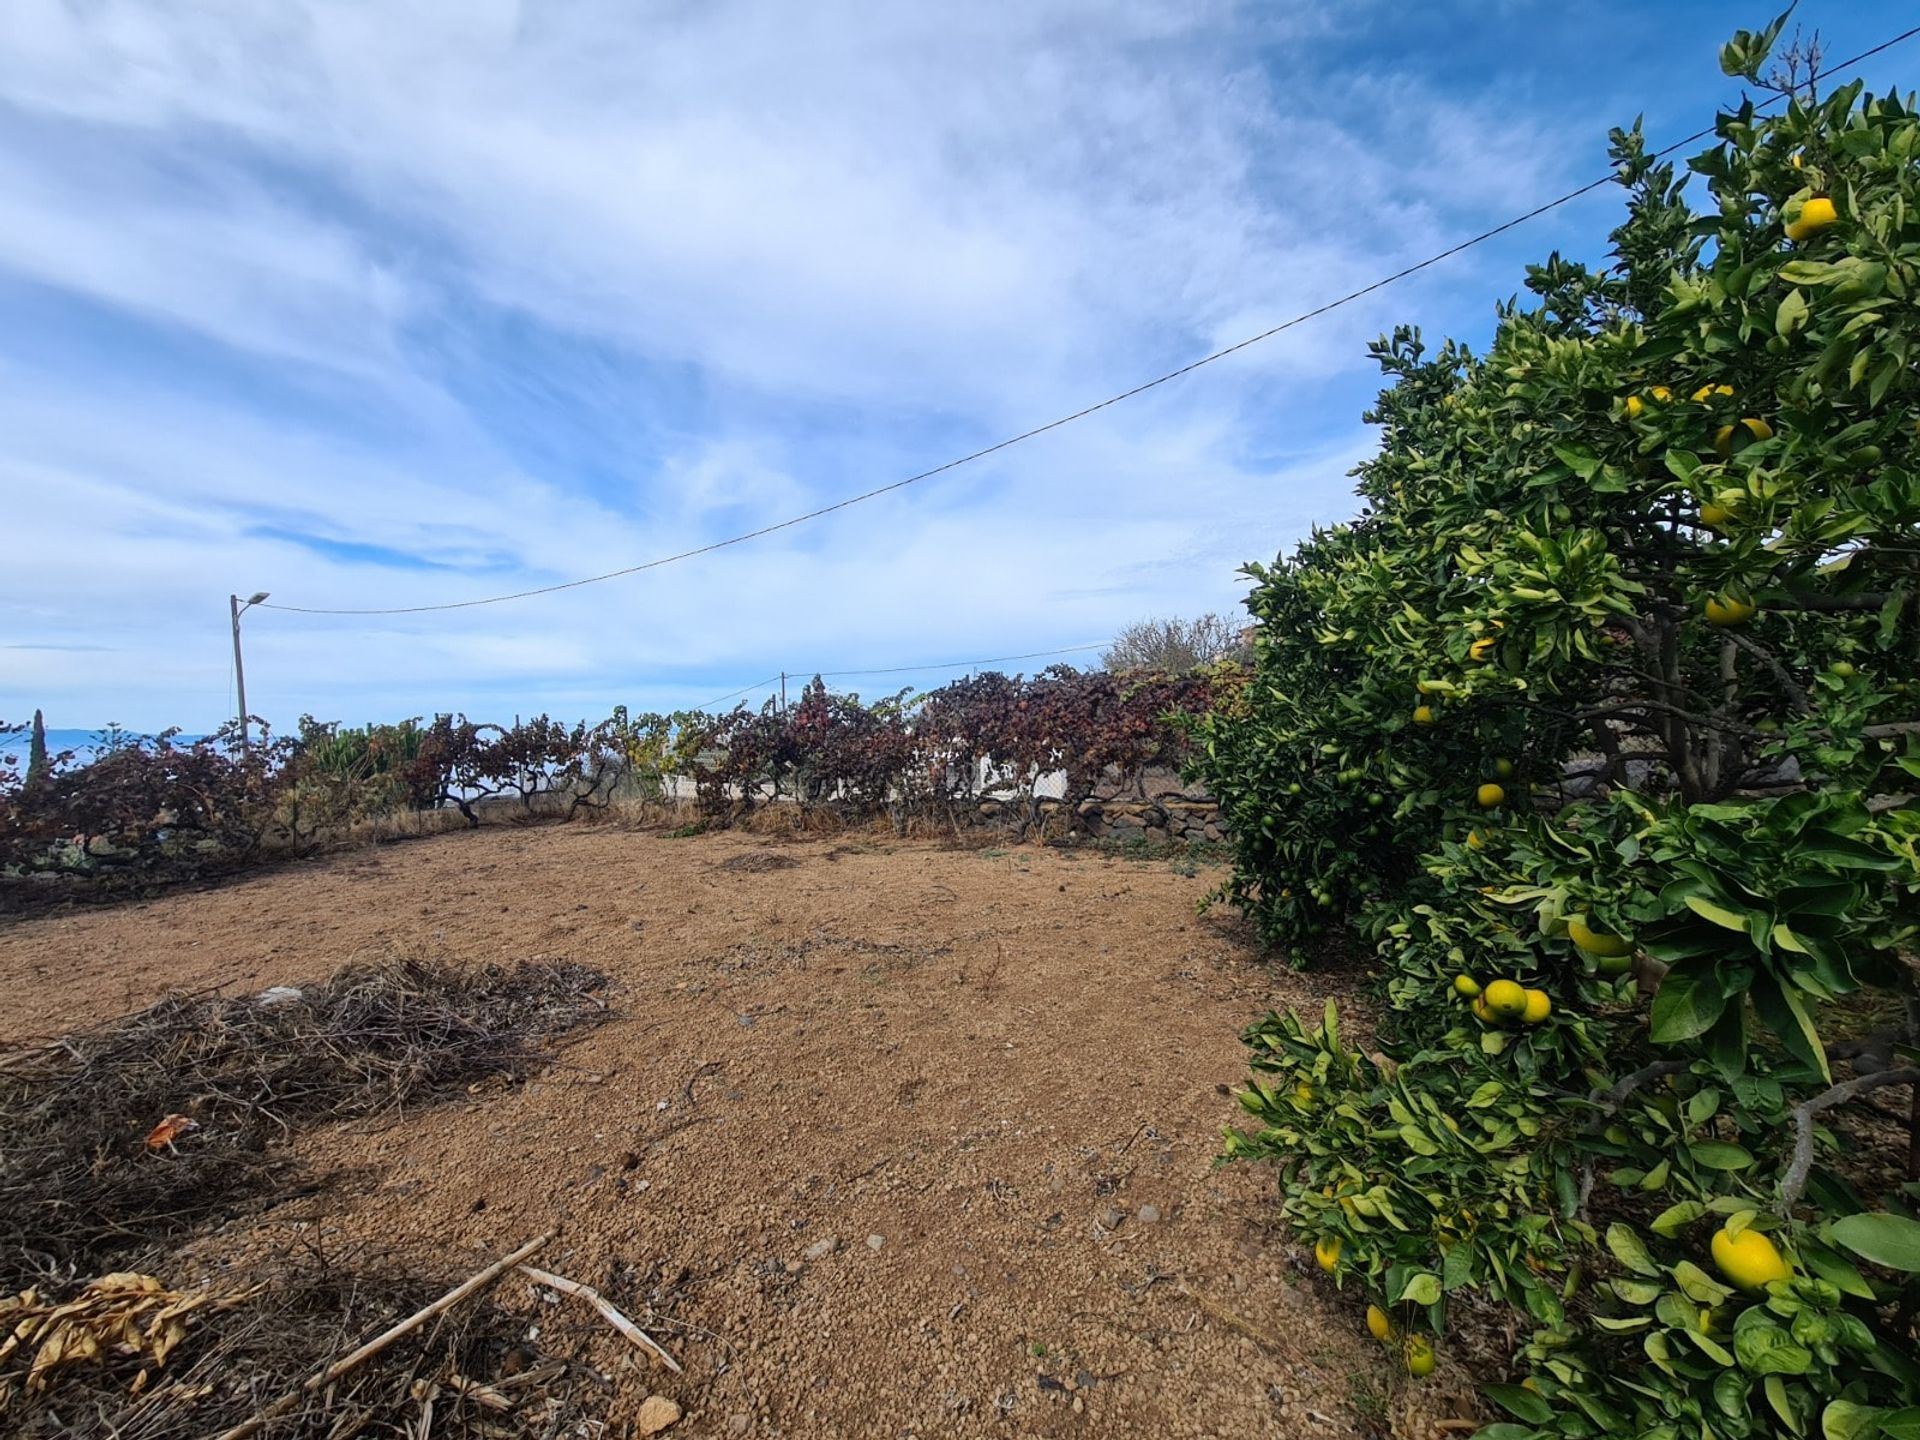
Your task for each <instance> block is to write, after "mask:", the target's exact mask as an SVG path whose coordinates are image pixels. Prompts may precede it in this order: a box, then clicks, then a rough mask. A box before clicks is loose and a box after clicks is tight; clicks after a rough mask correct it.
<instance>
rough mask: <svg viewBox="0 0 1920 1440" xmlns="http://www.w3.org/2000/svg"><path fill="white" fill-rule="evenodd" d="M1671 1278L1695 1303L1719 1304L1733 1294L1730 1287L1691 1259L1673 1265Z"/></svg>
mask: <svg viewBox="0 0 1920 1440" xmlns="http://www.w3.org/2000/svg"><path fill="white" fill-rule="evenodd" d="M1673 1278H1674V1280H1675V1282H1676V1283H1677V1284H1678V1285H1679V1286H1680V1288H1681V1289H1682V1290H1684V1291H1685V1292H1686V1295H1687V1298H1688V1299H1689V1300H1691V1301H1693V1303H1694V1304H1696V1305H1721V1304H1724V1303H1725V1302H1726V1301H1727V1300H1729V1299H1731V1298H1732V1296H1733V1291H1732V1289H1731V1288H1729V1287H1728V1286H1725V1285H1722V1284H1721V1283H1720V1282H1719V1281H1718V1280H1716V1279H1714V1278H1713V1277H1712V1276H1711V1275H1709V1274H1707V1272H1706V1271H1704V1270H1702V1269H1701V1268H1700V1267H1699V1266H1698V1265H1696V1264H1694V1263H1693V1262H1692V1261H1691V1260H1682V1261H1681V1262H1680V1263H1679V1264H1678V1265H1676V1266H1674V1267H1673Z"/></svg>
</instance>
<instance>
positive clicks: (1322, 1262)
mask: <svg viewBox="0 0 1920 1440" xmlns="http://www.w3.org/2000/svg"><path fill="white" fill-rule="evenodd" d="M1313 1258H1314V1260H1315V1261H1316V1262H1317V1263H1318V1264H1319V1266H1320V1268H1321V1269H1322V1270H1324V1271H1326V1272H1327V1273H1328V1274H1329V1275H1331V1274H1332V1273H1333V1272H1334V1271H1335V1270H1336V1269H1338V1268H1339V1266H1340V1237H1339V1236H1338V1235H1329V1236H1327V1237H1326V1238H1325V1239H1323V1240H1321V1241H1320V1242H1319V1243H1318V1244H1316V1245H1315V1246H1314V1247H1313Z"/></svg>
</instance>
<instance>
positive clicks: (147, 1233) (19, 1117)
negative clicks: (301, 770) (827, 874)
mask: <svg viewBox="0 0 1920 1440" xmlns="http://www.w3.org/2000/svg"><path fill="white" fill-rule="evenodd" d="M605 983H606V982H605V977H604V976H602V975H601V974H599V973H598V972H596V971H594V970H591V969H589V968H587V967H585V966H581V965H572V964H557V965H544V964H520V965H516V966H511V967H507V966H489V967H484V968H477V969H450V968H444V967H436V966H431V965H427V964H424V963H421V962H418V961H397V962H392V963H386V964H380V965H361V966H353V967H349V968H348V969H346V970H343V971H341V972H340V973H339V974H338V975H336V976H335V977H334V978H333V979H331V980H329V981H328V982H326V983H325V984H321V985H313V986H301V987H285V988H278V989H275V990H272V991H268V992H266V993H265V994H264V995H261V996H255V997H250V998H245V999H231V998H226V997H221V996H215V995H199V996H187V997H178V998H170V999H167V1000H163V1001H161V1002H160V1003H159V1004H157V1005H154V1006H152V1007H151V1008H149V1009H147V1010H144V1011H141V1012H139V1013H138V1014H135V1015H131V1016H128V1017H126V1018H124V1019H122V1020H119V1021H116V1022H114V1023H113V1024H110V1025H106V1026H102V1027H100V1028H98V1029H96V1030H92V1031H88V1032H85V1033H82V1034H76V1035H69V1036H66V1037H63V1038H61V1039H59V1040H57V1041H53V1042H51V1043H48V1044H43V1045H36V1046H33V1047H30V1048H24V1049H19V1050H16V1051H14V1052H11V1053H8V1054H4V1055H0V1137H3V1140H0V1428H3V1429H5V1430H6V1431H7V1433H10V1434H22V1435H67V1434H74V1435H78V1434H88V1435H93V1434H106V1435H115V1436H124V1437H133V1436H141V1437H157V1436H164V1435H173V1434H182V1435H186V1434H194V1435H207V1434H215V1433H218V1432H219V1431H221V1430H223V1429H225V1428H226V1427H227V1425H229V1424H232V1423H237V1422H238V1421H239V1420H241V1419H244V1418H245V1417H246V1416H248V1415H250V1414H252V1413H254V1412H255V1410H256V1409H257V1408H258V1406H259V1405H260V1404H262V1403H263V1402H264V1401H265V1400H267V1399H269V1398H271V1397H272V1396H273V1395H275V1394H276V1393H279V1392H283V1391H285V1390H286V1389H288V1388H289V1386H290V1385H291V1384H293V1383H294V1382H296V1381H297V1380H299V1379H300V1378H302V1377H304V1376H305V1375H306V1374H307V1373H309V1372H311V1371H312V1370H313V1368H314V1367H315V1365H316V1364H318V1363H322V1362H324V1361H325V1360H327V1359H328V1358H330V1357H331V1356H334V1355H337V1354H339V1353H340V1352H341V1351H343V1350H346V1349H351V1348H352V1347H353V1346H354V1345H355V1344H357V1343H358V1342H359V1341H360V1340H362V1339H364V1338H366V1335H367V1334H368V1332H369V1331H370V1330H372V1329H375V1328H378V1327H379V1326H381V1325H382V1324H385V1323H388V1322H390V1321H392V1320H394V1319H396V1318H398V1317H400V1316H402V1315H405V1314H407V1313H409V1312H411V1311H412V1310H414V1309H416V1308H418V1306H419V1304H420V1303H421V1302H422V1301H423V1300H425V1299H427V1298H431V1296H433V1295H434V1294H436V1293H438V1292H439V1291H440V1290H442V1289H444V1288H445V1286H444V1284H442V1283H440V1281H438V1280H435V1279H424V1278H420V1277H417V1276H409V1275H406V1274H403V1273H397V1272H396V1271H395V1270H394V1269H393V1268H392V1267H390V1266H388V1265H386V1264H385V1263H383V1262H380V1261H378V1260H377V1259H376V1258H374V1257H369V1256H366V1255H355V1256H338V1255H322V1254H319V1253H318V1252H314V1251H311V1250H308V1251H305V1252H302V1253H300V1254H297V1255H282V1256H280V1257H279V1258H278V1260H277V1261H276V1262H275V1263H273V1264H270V1265H268V1266H267V1267H266V1269H265V1273H264V1274H262V1275H255V1276H254V1277H253V1278H252V1279H251V1280H250V1282H249V1283H248V1284H247V1285H246V1286H245V1287H243V1288H241V1287H230V1288H231V1289H232V1293H213V1292H210V1291H208V1290H204V1289H202V1290H192V1289H186V1290H182V1291H180V1292H178V1293H176V1292H174V1291H172V1290H170V1289H168V1288H167V1284H166V1283H165V1282H162V1281H160V1280H158V1279H155V1278H151V1277H153V1276H155V1275H156V1274H165V1273H166V1272H167V1271H168V1270H169V1269H170V1268H172V1267H171V1263H170V1257H171V1256H172V1254H173V1251H174V1247H175V1246H177V1244H178V1242H179V1241H180V1240H181V1239H182V1238H183V1237H185V1236H186V1235H188V1234H189V1233H191V1232H195V1231H205V1230H208V1229H210V1228H212V1227H214V1226H216V1225H218V1224H219V1223H220V1222H221V1221H223V1220H225V1219H227V1218H228V1217H230V1216H232V1215H234V1214H236V1213H239V1212H240V1211H242V1210H243V1209H245V1208H247V1207H250V1206H261V1205H265V1204H271V1203H275V1202H277V1201H279V1200H282V1199H285V1198H286V1197H288V1196H289V1195H291V1194H295V1193H300V1192H301V1190H302V1189H303V1188H304V1187H303V1182H302V1181H301V1178H300V1177H299V1176H298V1174H297V1173H296V1167H295V1164H294V1162H293V1161H292V1159H291V1158H290V1156H289V1153H288V1151H287V1147H286V1146H285V1144H284V1142H285V1141H286V1140H288V1139H289V1138H290V1137H291V1136H292V1135H293V1133H294V1132H295V1130H296V1128H297V1127H299V1126H302V1125H311V1124H315V1123H319V1122H324V1121H329V1120H341V1119H347V1118H353V1117H366V1116H371V1115H378V1114H382V1113H390V1112H394V1111H397V1110H399V1109H401V1108H402V1107H406V1106H410V1105H418V1104H424V1103H430V1102H432V1101H433V1100H436V1099H441V1098H446V1097H449V1096H454V1095H465V1094H467V1093H469V1092H470V1090H471V1089H472V1088H473V1087H475V1086H476V1085H478V1084H480V1083H482V1082H487V1081H494V1082H505V1083H511V1082H514V1081H518V1080H521V1079H524V1078H525V1077H526V1076H528V1075H530V1074H531V1073H533V1072H534V1071H535V1070H536V1069H538V1068H539V1067H540V1066H541V1065H542V1064H544V1063H545V1062H546V1060H547V1059H548V1058H549V1056H550V1054H551V1046H552V1043H553V1041H554V1040H555V1038H556V1037H558V1036H559V1035H560V1034H562V1033H563V1032H565V1031H568V1030H571V1029H575V1028H577V1027H579V1026H581V1025H584V1024H592V1023H594V1022H595V1021H597V1020H598V1019H599V1018H601V1017H602V1016H603V1015H604V1014H605V1013H606V1004H605V1000H604V998H603V996H602V993H601V992H602V990H603V988H604V986H605ZM109 1271H112V1272H113V1273H107V1272H109ZM88 1277H92V1278H91V1279H89V1278H88ZM525 1329H526V1320H525V1317H521V1316H518V1315H515V1314H513V1313H511V1312H509V1311H507V1310H503V1309H501V1308H499V1307H498V1306H497V1305H495V1304H494V1303H493V1302H492V1301H489V1300H483V1301H479V1302H473V1303H469V1304H468V1305H466V1306H463V1307H461V1308H460V1310H458V1311H456V1312H452V1313H450V1314H449V1315H446V1316H443V1317H441V1318H440V1320H439V1321H438V1322H437V1323H436V1324H435V1325H434V1326H432V1327H427V1328H423V1330H422V1331H421V1332H420V1333H418V1334H416V1335H413V1336H410V1337H409V1338H408V1340H407V1341H406V1342H404V1343H403V1344H401V1345H397V1346H395V1347H394V1349H393V1350H392V1351H390V1352H388V1353H387V1354H385V1355H383V1356H382V1357H381V1362H380V1363H379V1364H378V1365H370V1366H368V1367H366V1368H365V1369H364V1370H362V1371H357V1372H355V1374H354V1375H353V1376H351V1377H343V1379H342V1380H341V1381H340V1382H339V1383H338V1384H337V1385H333V1386H329V1387H327V1388H326V1389H325V1390H324V1391H323V1392H321V1393H317V1394H314V1395H311V1396H308V1397H307V1398H306V1399H305V1400H304V1401H303V1402H302V1404H301V1406H300V1407H299V1408H298V1409H297V1410H296V1411H294V1412H293V1413H291V1414H289V1415H287V1416H286V1417H284V1418H283V1419H280V1420H277V1421H276V1422H275V1423H274V1425H273V1426H272V1427H271V1428H270V1430H268V1431H267V1432H264V1433H268V1434H271V1435H275V1436H279V1435H295V1434H313V1435H346V1434H349V1433H371V1434H380V1433H396V1432H395V1431H394V1430H393V1429H392V1428H391V1425H393V1424H398V1423H400V1421H399V1418H398V1417H400V1416H402V1415H403V1414H404V1415H407V1416H414V1415H417V1413H418V1412H419V1410H420V1407H421V1406H422V1404H427V1405H431V1404H432V1403H434V1402H435V1400H436V1399H438V1402H439V1404H440V1406H441V1411H442V1414H443V1415H445V1416H449V1417H451V1416H452V1415H455V1414H458V1415H460V1416H463V1417H465V1418H464V1419H463V1421H462V1425H461V1427H459V1428H456V1429H454V1430H452V1431H451V1432H450V1433H462V1432H464V1433H469V1434H485V1433H493V1434H502V1435H513V1436H522V1435H540V1434H549V1433H551V1434H559V1433H562V1431H563V1430H564V1428H565V1427H566V1426H567V1425H568V1424H571V1423H572V1420H574V1419H577V1418H578V1415H579V1413H580V1406H581V1405H582V1404H585V1403H587V1402H588V1401H589V1400H590V1399H591V1397H590V1396H587V1395H585V1394H583V1393H576V1392H578V1391H579V1390H580V1381H579V1378H578V1376H577V1375H576V1374H575V1372H574V1370H572V1369H570V1368H568V1367H566V1366H564V1365H559V1366H558V1368H556V1365H555V1364H554V1363H546V1362H543V1361H542V1360H541V1357H539V1356H537V1355H534V1354H531V1353H530V1352H528V1353H522V1352H523V1347H521V1345H520V1339H519V1337H521V1336H523V1334H524V1332H525ZM49 1341H56V1342H57V1343H54V1344H53V1345H52V1347H51V1349H50V1348H49ZM36 1364H37V1365H38V1373H34V1372H35V1366H36ZM521 1376H531V1377H532V1379H531V1380H529V1379H521V1378H518V1377H521Z"/></svg>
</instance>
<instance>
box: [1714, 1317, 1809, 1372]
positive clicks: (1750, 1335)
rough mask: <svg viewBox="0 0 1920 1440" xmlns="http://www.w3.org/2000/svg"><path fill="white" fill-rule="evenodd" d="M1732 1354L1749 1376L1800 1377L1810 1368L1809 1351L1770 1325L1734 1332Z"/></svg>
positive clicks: (1782, 1331)
mask: <svg viewBox="0 0 1920 1440" xmlns="http://www.w3.org/2000/svg"><path fill="white" fill-rule="evenodd" d="M1742 1318H1743V1319H1744V1318H1745V1317H1744V1316H1743V1317H1742ZM1733 1353H1734V1358H1735V1359H1737V1360H1738V1361H1739V1362H1740V1368H1741V1369H1742V1370H1745V1371H1746V1372H1747V1373H1748V1374H1749V1375H1804V1374H1806V1373H1807V1371H1808V1370H1809V1369H1811V1368H1812V1366H1813V1352H1812V1351H1811V1350H1809V1349H1807V1348H1806V1346H1804V1345H1798V1344H1795V1343H1794V1339H1793V1337H1792V1336H1791V1335H1789V1334H1788V1333H1787V1332H1786V1331H1785V1330H1783V1329H1781V1328H1780V1327H1779V1326H1778V1325H1774V1324H1772V1323H1767V1324H1761V1325H1749V1326H1747V1327H1746V1328H1745V1329H1743V1330H1740V1331H1738V1332H1737V1333H1736V1334H1735V1335H1734V1337H1733Z"/></svg>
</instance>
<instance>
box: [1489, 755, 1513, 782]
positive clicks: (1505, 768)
mask: <svg viewBox="0 0 1920 1440" xmlns="http://www.w3.org/2000/svg"><path fill="white" fill-rule="evenodd" d="M1493 778H1494V779H1496V780H1511V779H1512V778H1513V762H1512V761H1511V760H1507V759H1500V760H1495V761H1494V762H1493Z"/></svg>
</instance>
